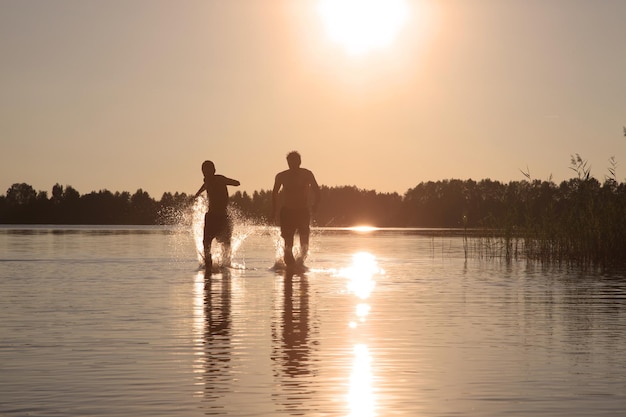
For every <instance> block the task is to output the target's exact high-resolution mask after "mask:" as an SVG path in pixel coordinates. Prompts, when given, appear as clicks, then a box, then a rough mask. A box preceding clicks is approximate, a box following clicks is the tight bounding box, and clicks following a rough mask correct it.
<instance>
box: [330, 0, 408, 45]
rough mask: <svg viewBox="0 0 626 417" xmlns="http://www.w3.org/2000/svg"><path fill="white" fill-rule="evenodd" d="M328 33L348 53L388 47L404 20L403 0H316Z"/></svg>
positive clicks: (404, 6)
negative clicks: (318, 0)
mask: <svg viewBox="0 0 626 417" xmlns="http://www.w3.org/2000/svg"><path fill="white" fill-rule="evenodd" d="M318 10H319V13H320V16H321V18H322V20H323V22H324V25H325V26H326V30H327V32H328V36H329V37H330V38H331V39H332V40H333V41H334V42H337V43H339V44H340V45H342V46H343V47H344V48H345V49H346V50H347V51H348V53H350V54H353V55H360V54H364V53H367V52H369V51H371V50H373V49H379V48H384V47H387V46H389V45H390V44H391V43H392V42H393V40H394V39H395V38H396V36H397V34H398V33H399V32H400V30H401V29H402V27H403V26H404V24H405V23H406V21H407V19H408V14H409V11H408V6H407V3H406V0H320V2H319V6H318Z"/></svg>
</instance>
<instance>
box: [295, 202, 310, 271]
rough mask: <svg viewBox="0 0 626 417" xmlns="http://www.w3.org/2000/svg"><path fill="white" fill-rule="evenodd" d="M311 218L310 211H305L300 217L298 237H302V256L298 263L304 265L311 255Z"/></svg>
mask: <svg viewBox="0 0 626 417" xmlns="http://www.w3.org/2000/svg"><path fill="white" fill-rule="evenodd" d="M310 221H311V216H310V214H309V211H308V210H303V211H302V212H301V213H299V216H298V235H299V236H300V256H299V259H298V263H299V264H301V265H304V261H305V260H306V257H307V256H308V254H309V236H310V234H311V228H310V227H309V223H310Z"/></svg>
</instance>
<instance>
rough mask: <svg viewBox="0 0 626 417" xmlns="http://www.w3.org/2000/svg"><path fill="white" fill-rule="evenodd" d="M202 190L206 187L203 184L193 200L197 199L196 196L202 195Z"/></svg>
mask: <svg viewBox="0 0 626 417" xmlns="http://www.w3.org/2000/svg"><path fill="white" fill-rule="evenodd" d="M204 190H206V186H205V184H204V183H203V184H202V187H200V189H199V190H198V192H197V193H196V195H195V196H194V197H193V198H198V196H199V195H200V194H202V192H203V191H204Z"/></svg>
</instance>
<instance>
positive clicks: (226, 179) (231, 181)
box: [224, 177, 241, 187]
mask: <svg viewBox="0 0 626 417" xmlns="http://www.w3.org/2000/svg"><path fill="white" fill-rule="evenodd" d="M224 180H225V183H226V185H234V186H236V187H238V186H239V185H240V184H241V183H240V182H239V181H237V180H234V179H232V178H228V177H224Z"/></svg>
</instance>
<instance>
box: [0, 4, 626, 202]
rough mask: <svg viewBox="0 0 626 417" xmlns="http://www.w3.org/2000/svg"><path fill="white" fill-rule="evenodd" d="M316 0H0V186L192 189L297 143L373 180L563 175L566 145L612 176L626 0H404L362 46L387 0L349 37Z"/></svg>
mask: <svg viewBox="0 0 626 417" xmlns="http://www.w3.org/2000/svg"><path fill="white" fill-rule="evenodd" d="M322 3H323V2H322V0H302V1H299V2H294V1H288V0H271V1H267V0H263V1H262V0H246V1H218V0H210V1H209V0H198V1H187V0H184V1H180V2H172V1H157V0H141V1H140V0H134V1H122V0H113V1H109V0H107V1H104V0H103V1H91V2H83V1H79V0H72V1H69V0H55V1H50V2H30V1H18V0H5V1H3V2H0V56H2V62H3V64H2V65H1V66H0V91H1V92H2V93H1V94H0V138H1V148H0V193H4V192H5V191H6V189H7V188H8V187H10V186H11V184H13V183H16V182H26V183H29V184H31V185H32V186H33V187H34V188H35V189H37V190H44V191H48V192H49V193H50V190H51V188H52V186H53V185H54V184H55V183H57V182H58V183H60V184H62V185H71V186H73V187H74V188H76V189H77V190H78V191H79V192H81V193H88V192H90V191H94V190H100V189H108V190H110V191H130V192H134V191H136V190H137V189H138V188H143V189H144V190H146V191H148V192H149V193H150V194H151V195H152V196H153V197H155V198H160V196H161V194H162V193H163V192H165V191H170V192H175V191H180V192H187V193H194V192H195V191H196V190H197V188H198V187H199V185H200V182H201V180H202V175H201V172H200V165H201V163H202V161H203V160H204V159H212V160H213V161H214V162H215V164H216V166H217V170H218V172H219V173H223V174H225V175H227V176H229V177H232V178H236V179H238V180H240V181H241V183H242V185H241V187H240V189H241V190H246V191H249V192H251V191H254V190H260V189H269V188H270V187H271V186H272V183H273V178H274V175H275V174H276V173H277V172H278V171H280V170H283V169H285V168H286V162H285V159H284V156H285V154H286V153H287V152H288V151H290V150H292V149H297V150H299V151H300V152H301V153H302V157H303V166H305V167H307V168H310V169H311V170H313V172H314V173H315V174H316V176H317V179H318V182H320V184H324V185H328V186H335V185H356V186H357V187H359V188H366V189H375V190H377V191H384V192H387V191H389V192H390V191H397V192H399V193H404V192H405V191H406V190H407V189H409V188H411V187H413V186H415V185H417V184H418V183H419V182H421V181H429V180H440V179H448V178H460V179H468V178H472V179H475V180H480V179H483V178H491V179H494V180H501V181H510V180H521V179H524V176H523V175H522V174H521V172H520V170H524V171H526V170H529V171H530V174H531V175H532V176H533V177H534V178H538V179H548V178H550V176H551V175H552V177H553V180H555V181H557V182H558V181H561V180H563V179H567V178H570V177H572V176H573V175H574V173H573V172H572V171H571V170H570V169H569V160H570V156H571V155H572V154H576V153H579V154H580V155H581V156H582V157H583V158H584V159H586V160H588V161H589V164H590V165H591V169H592V175H594V176H595V177H596V178H599V179H601V180H602V179H603V178H604V176H605V175H607V174H608V170H607V167H609V163H608V159H609V158H611V157H612V156H615V158H616V160H617V161H618V163H620V165H618V169H617V174H618V177H619V179H621V180H624V179H625V178H626V168H622V164H621V163H623V161H624V160H626V138H625V137H624V136H623V133H622V126H623V125H625V124H626V82H624V74H626V55H625V54H624V53H623V40H624V39H626V25H624V23H623V16H626V2H620V1H611V0H609V1H603V2H592V1H585V0H551V1H540V0H506V1H502V0H472V1H471V2H468V1H461V0H440V1H427V0H424V1H419V0H413V1H406V10H407V14H406V15H405V18H404V19H403V24H402V25H401V26H399V27H398V28H397V30H396V31H395V32H394V31H392V32H394V33H395V36H388V37H389V38H390V39H387V40H386V41H385V42H382V41H381V42H379V43H383V44H384V45H379V46H378V47H375V46H371V45H370V46H371V48H369V49H368V46H367V43H363V42H362V43H361V44H360V48H361V49H360V50H358V51H356V52H355V47H354V45H355V43H354V42H357V41H358V40H359V39H361V40H362V39H364V38H365V37H366V36H368V37H369V36H374V38H375V33H376V32H375V28H377V27H379V25H382V24H383V23H381V22H380V21H377V20H376V16H380V17H381V18H382V17H383V16H384V13H383V12H380V11H379V12H376V13H374V14H373V15H374V16H375V17H374V18H372V17H370V20H369V21H367V22H366V27H368V28H370V29H371V30H368V31H366V32H364V33H362V34H360V35H359V34H358V32H357V35H356V40H355V39H354V38H353V39H352V42H353V43H352V48H350V47H349V45H348V46H346V45H345V44H342V43H341V42H340V41H339V40H338V39H337V35H336V34H335V37H334V38H333V33H332V32H331V31H330V30H329V23H328V20H324V15H323V14H321V13H320V4H322ZM391 3H392V2H388V3H387V4H391ZM361 12H363V7H361V8H360V9H357V10H353V11H351V12H349V13H348V17H349V19H347V20H344V21H343V22H344V23H341V24H340V26H339V27H340V28H341V27H343V28H344V29H345V30H344V31H347V32H350V30H356V29H351V26H350V25H353V24H354V22H355V19H357V17H358V16H359V13H361ZM326 19H328V17H327V16H326ZM346 36H347V35H346ZM346 42H347V41H346ZM372 42H374V41H372ZM357 45H359V43H358V42H357ZM364 45H365V46H364ZM356 49H359V48H356Z"/></svg>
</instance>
